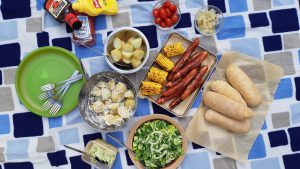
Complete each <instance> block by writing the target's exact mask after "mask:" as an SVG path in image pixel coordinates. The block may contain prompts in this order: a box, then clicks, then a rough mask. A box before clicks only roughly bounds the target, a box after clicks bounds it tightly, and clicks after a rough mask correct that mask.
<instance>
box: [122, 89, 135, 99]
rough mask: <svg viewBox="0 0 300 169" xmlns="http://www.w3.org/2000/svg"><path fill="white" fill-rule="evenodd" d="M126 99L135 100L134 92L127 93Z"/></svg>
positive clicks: (125, 94)
mask: <svg viewBox="0 0 300 169" xmlns="http://www.w3.org/2000/svg"><path fill="white" fill-rule="evenodd" d="M124 97H125V98H128V99H133V98H134V94H133V91H132V90H127V91H126V92H125V93H124Z"/></svg>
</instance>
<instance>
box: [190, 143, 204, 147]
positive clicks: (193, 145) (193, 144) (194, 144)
mask: <svg viewBox="0 0 300 169" xmlns="http://www.w3.org/2000/svg"><path fill="white" fill-rule="evenodd" d="M192 147H193V149H200V148H204V147H202V146H200V145H198V144H196V143H193V142H192Z"/></svg>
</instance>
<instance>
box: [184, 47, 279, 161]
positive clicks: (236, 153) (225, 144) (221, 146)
mask: <svg viewBox="0 0 300 169" xmlns="http://www.w3.org/2000/svg"><path fill="white" fill-rule="evenodd" d="M231 63H234V64H236V65H238V66H239V67H240V68H241V69H242V70H244V71H245V72H246V73H247V74H248V76H249V77H250V78H251V79H252V80H253V82H254V83H255V85H256V86H257V88H258V90H259V91H260V92H261V94H262V96H263V102H262V104H260V105H259V106H257V107H252V108H251V109H252V110H253V111H254V116H253V118H251V119H250V122H251V128H250V131H249V132H248V133H246V134H235V133H232V132H230V131H227V130H225V129H223V128H220V127H218V126H216V125H213V124H211V123H208V122H206V121H205V119H204V113H205V112H206V110H207V109H208V108H207V106H206V105H204V104H201V105H200V107H199V109H198V111H197V112H196V113H195V115H194V117H193V119H192V120H191V122H190V123H189V126H188V128H187V130H186V134H187V137H188V139H189V140H190V141H192V142H194V143H197V144H199V145H201V146H204V147H206V148H208V149H210V150H213V151H216V152H219V153H221V154H223V155H225V156H228V157H231V158H233V159H236V160H238V161H242V162H245V161H247V160H248V154H249V151H250V149H251V147H252V145H253V143H254V141H255V139H256V137H257V136H258V134H259V132H260V130H261V127H262V125H263V123H264V120H265V118H266V114H267V111H268V109H269V107H270V105H271V103H272V100H273V96H274V94H275V91H276V89H277V86H278V83H279V82H280V79H281V77H282V75H283V69H282V68H281V67H279V66H277V65H274V64H271V63H269V62H267V61H262V60H257V59H254V58H251V57H249V56H246V55H244V54H240V53H238V52H226V53H224V54H223V55H222V58H221V60H220V62H219V63H218V65H217V67H216V71H215V72H214V73H213V74H212V77H211V79H210V80H209V81H208V83H206V84H205V86H204V92H205V91H207V90H209V88H208V85H209V83H210V82H211V81H214V80H226V77H225V69H226V68H227V66H228V65H229V64H231ZM226 81H227V80H226Z"/></svg>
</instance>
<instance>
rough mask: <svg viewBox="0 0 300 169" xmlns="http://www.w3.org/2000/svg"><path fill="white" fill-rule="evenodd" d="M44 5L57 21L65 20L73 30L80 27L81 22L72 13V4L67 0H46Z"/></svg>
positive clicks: (62, 21)
mask: <svg viewBox="0 0 300 169" xmlns="http://www.w3.org/2000/svg"><path fill="white" fill-rule="evenodd" d="M44 7H45V9H46V11H48V12H49V13H50V14H51V16H52V17H53V18H54V19H55V20H57V21H58V22H60V23H64V22H66V23H67V24H69V25H70V27H71V28H72V29H73V30H78V29H80V27H81V22H80V21H79V19H78V18H77V17H76V16H75V15H74V13H73V10H72V4H71V3H70V2H69V1H68V0H46V1H45V4H44Z"/></svg>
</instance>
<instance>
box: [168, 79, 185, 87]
mask: <svg viewBox="0 0 300 169" xmlns="http://www.w3.org/2000/svg"><path fill="white" fill-rule="evenodd" d="M181 80H182V79H178V80H176V81H170V82H167V83H166V85H165V86H166V87H172V86H175V85H176V84H178V83H180V81H181Z"/></svg>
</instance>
